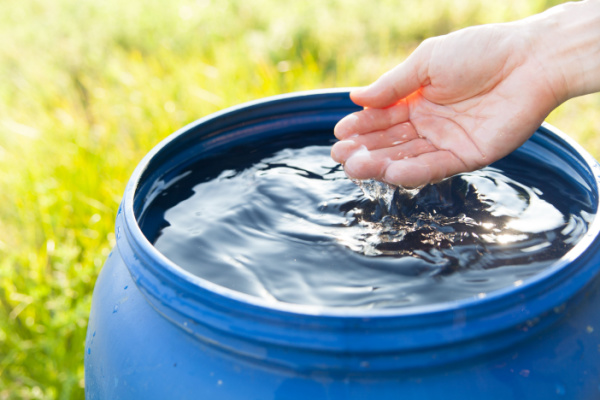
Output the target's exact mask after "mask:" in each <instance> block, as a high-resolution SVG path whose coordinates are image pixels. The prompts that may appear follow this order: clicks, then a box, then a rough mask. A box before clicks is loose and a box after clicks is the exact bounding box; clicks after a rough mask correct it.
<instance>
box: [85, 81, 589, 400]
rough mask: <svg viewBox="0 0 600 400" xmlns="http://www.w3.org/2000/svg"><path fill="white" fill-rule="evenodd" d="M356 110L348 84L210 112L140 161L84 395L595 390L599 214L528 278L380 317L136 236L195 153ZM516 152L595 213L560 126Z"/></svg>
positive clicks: (585, 170)
mask: <svg viewBox="0 0 600 400" xmlns="http://www.w3.org/2000/svg"><path fill="white" fill-rule="evenodd" d="M356 110H357V107H356V106H355V105H354V104H352V102H351V101H350V100H349V96H348V92H347V91H346V90H327V91H319V92H306V93H298V94H291V95H285V96H278V97H273V98H267V99H265V100H261V101H256V102H252V103H248V104H245V105H242V106H239V107H234V108H230V109H227V110H224V111H222V112H219V113H216V114H214V115H211V116H208V117H206V118H203V119H201V120H199V121H197V122H195V123H193V124H191V125H189V126H187V127H185V128H183V129H182V130H180V131H178V132H176V133H174V134H173V135H172V136H170V137H169V138H167V139H166V140H164V141H163V142H162V143H160V144H159V145H158V146H157V147H156V148H155V149H154V150H153V151H151V152H150V153H149V154H148V155H147V156H146V158H144V159H143V160H142V162H141V163H140V164H139V166H138V167H137V169H136V170H135V172H134V173H133V176H132V177H131V180H130V181H129V184H128V186H127V189H126V191H125V195H124V198H123V202H122V204H121V207H120V209H119V213H118V217H117V221H116V237H117V247H116V248H115V249H114V251H113V252H112V253H111V255H110V256H109V257H108V260H107V261H106V264H105V265H104V268H103V269H102V271H101V273H100V276H99V277H98V281H97V283H96V287H95V290H94V295H93V304H92V310H91V314H90V320H89V327H88V334H87V339H86V344H85V385H86V398H87V399H145V400H152V399H179V400H183V399H210V400H270V399H277V400H296V399H303V400H306V399H311V400H318V399H336V400H337V399H361V400H363V399H378V400H383V399H419V400H422V399H462V400H464V399H482V398H483V399H552V398H561V399H562V398H570V399H598V398H600V290H599V279H598V273H599V270H600V254H599V252H598V249H599V240H600V239H599V238H598V232H599V227H600V222H599V221H598V220H597V219H594V220H593V222H592V223H591V225H590V229H589V231H588V233H587V234H586V235H585V237H584V238H583V239H582V240H581V241H580V242H579V243H578V244H577V245H576V246H575V247H574V248H573V249H572V250H571V251H570V252H569V253H567V254H566V255H565V256H564V257H562V258H561V259H560V260H559V261H558V262H556V263H555V264H553V265H552V266H551V267H549V268H548V269H547V270H545V271H544V272H542V273H540V274H538V275H535V276H533V277H531V278H529V279H528V280H525V281H524V282H522V284H521V285H520V286H514V287H509V288H506V289H502V290H499V291H495V292H492V293H489V294H488V296H487V297H485V298H482V299H464V300H461V301H455V302H449V303H441V304H434V305H431V306H423V307H409V308H398V309H374V310H358V309H354V310H353V309H334V308H317V307H308V306H300V305H291V304H285V303H280V304H271V303H267V302H265V301H262V300H260V299H258V298H254V297H251V296H248V295H244V294H241V293H237V292H234V291H232V290H229V289H225V288H223V287H220V286H217V285H215V284H212V283H210V282H208V281H205V280H203V279H201V278H199V277H196V276H193V275H190V274H189V273H186V272H185V271H183V270H182V269H181V268H179V267H178V266H177V265H174V264H173V263H172V262H170V261H169V260H167V259H166V258H165V257H164V256H162V255H161V254H160V253H159V252H158V251H157V250H156V249H155V248H154V247H153V246H152V245H151V243H150V242H149V241H148V240H147V239H146V237H145V236H144V235H143V234H142V232H141V230H140V228H139V226H138V224H137V221H136V216H137V215H139V213H140V211H141V210H142V209H143V208H144V206H145V204H147V203H148V202H149V201H150V200H151V199H152V198H153V196H155V195H156V194H157V193H159V192H160V190H161V189H162V188H164V187H165V186H166V185H168V182H169V181H170V180H171V179H172V178H173V177H174V176H177V172H178V171H180V170H181V168H182V167H183V166H185V165H186V164H189V163H190V162H191V161H192V160H194V159H196V158H197V157H199V156H202V154H207V153H214V152H218V151H220V149H222V148H223V146H225V147H226V146H229V145H233V144H247V145H248V146H252V144H253V143H257V142H259V141H263V142H264V141H268V139H269V138H273V137H282V136H284V135H292V136H293V135H294V134H296V133H299V132H305V133H306V135H308V136H306V137H307V139H306V140H310V137H311V135H313V134H314V135H321V136H320V137H321V138H324V137H326V136H324V135H329V136H328V139H327V140H331V139H332V135H331V131H332V128H333V126H334V125H335V123H336V122H337V121H338V120H339V119H340V118H341V117H342V116H344V115H346V114H348V113H349V112H353V111H356ZM315 137H316V136H315ZM294 140H297V139H294ZM319 140H322V139H319ZM517 151H519V152H525V154H526V155H527V156H528V157H531V160H532V161H533V162H534V163H535V162H537V161H540V160H543V161H545V162H551V163H553V164H555V165H557V166H559V168H558V170H559V171H561V172H560V173H561V174H562V178H565V179H569V180H572V181H573V182H575V184H577V185H579V187H581V188H582V190H583V191H585V193H588V195H589V198H588V200H589V203H590V204H591V205H592V207H593V209H594V210H596V209H597V207H598V190H599V189H598V188H599V184H598V179H599V175H600V167H599V166H598V164H597V163H596V161H595V160H594V159H593V158H592V157H591V156H589V155H588V154H587V153H586V152H585V151H584V150H583V149H582V148H580V147H579V146H578V145H576V144H575V143H573V141H571V140H570V139H569V138H567V137H566V136H565V135H563V134H561V133H560V132H558V131H557V130H556V129H554V128H552V127H550V126H548V125H544V126H542V127H541V128H540V129H539V130H538V132H537V133H536V134H535V135H534V136H533V138H532V139H531V140H529V141H528V142H527V143H526V144H525V145H524V146H523V147H522V148H520V149H519V150H517ZM548 179H553V177H548Z"/></svg>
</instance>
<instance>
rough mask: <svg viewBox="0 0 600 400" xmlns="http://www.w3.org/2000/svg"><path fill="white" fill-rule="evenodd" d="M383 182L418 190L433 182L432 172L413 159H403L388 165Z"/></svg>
mask: <svg viewBox="0 0 600 400" xmlns="http://www.w3.org/2000/svg"><path fill="white" fill-rule="evenodd" d="M383 180H384V181H386V182H387V183H389V184H392V185H398V186H402V187H405V188H418V187H421V186H423V185H425V184H427V183H429V182H430V181H431V170H430V168H429V167H428V166H427V165H424V164H422V163H420V162H417V161H415V160H413V159H410V158H409V159H403V160H399V161H395V162H392V163H390V165H388V167H387V168H386V170H385V174H384V177H383Z"/></svg>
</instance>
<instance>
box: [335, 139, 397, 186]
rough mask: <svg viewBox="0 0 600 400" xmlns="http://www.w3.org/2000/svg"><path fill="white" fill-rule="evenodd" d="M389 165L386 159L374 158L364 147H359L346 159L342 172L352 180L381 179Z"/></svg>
mask: <svg viewBox="0 0 600 400" xmlns="http://www.w3.org/2000/svg"><path fill="white" fill-rule="evenodd" d="M389 163H390V160H389V159H388V158H386V159H381V158H374V157H373V155H372V154H371V152H369V150H367V148H366V147H365V146H360V147H359V148H358V149H357V150H355V151H354V152H353V153H352V154H350V156H349V157H348V158H347V160H346V163H345V164H344V171H345V172H346V175H348V176H349V177H351V178H354V179H361V180H362V179H381V176H382V175H383V172H384V171H385V169H386V166H387V165H388V164H389Z"/></svg>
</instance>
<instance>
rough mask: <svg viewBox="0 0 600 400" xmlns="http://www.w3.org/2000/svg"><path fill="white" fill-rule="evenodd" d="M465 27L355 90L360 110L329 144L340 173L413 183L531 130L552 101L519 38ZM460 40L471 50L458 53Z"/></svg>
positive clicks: (478, 161)
mask: <svg viewBox="0 0 600 400" xmlns="http://www.w3.org/2000/svg"><path fill="white" fill-rule="evenodd" d="M473 30H474V29H471V30H465V31H459V32H457V33H455V34H453V35H448V36H446V37H440V38H436V40H435V41H430V42H429V43H427V42H426V43H424V46H421V47H420V48H419V49H418V50H417V51H416V52H415V53H414V55H413V57H412V60H411V59H410V58H409V60H407V62H406V63H405V65H402V64H401V65H400V66H399V67H397V68H396V70H393V71H391V72H390V73H388V74H386V75H384V76H383V77H382V78H381V79H380V80H379V81H377V82H376V83H375V84H374V85H372V87H371V88H369V89H368V90H367V92H366V93H364V92H363V93H360V92H359V93H357V94H355V93H353V96H352V98H353V100H354V101H355V102H356V103H358V104H360V105H363V106H366V107H367V108H366V109H365V110H363V111H361V112H358V113H356V114H354V115H353V116H351V117H349V118H345V119H344V120H342V121H341V122H340V123H339V124H338V126H337V127H336V131H335V133H336V136H337V137H338V138H339V139H341V140H342V141H341V142H339V143H336V144H335V145H334V147H333V149H332V156H333V157H334V159H336V160H337V161H339V162H342V163H344V165H345V170H346V172H347V173H348V175H350V176H352V177H354V178H358V179H367V178H374V179H378V180H383V181H387V182H389V183H392V184H399V185H403V186H412V187H414V186H420V185H422V184H425V183H428V182H434V181H438V180H441V179H444V178H446V177H448V176H451V175H454V174H456V173H460V172H466V171H471V170H475V169H477V168H481V167H483V166H485V165H487V164H490V163H491V162H493V161H496V160H498V159H499V158H501V157H503V156H505V155H507V154H508V153H510V152H511V151H512V150H514V149H515V148H517V147H518V146H520V145H521V144H522V143H523V142H524V141H525V140H526V139H527V138H528V137H529V136H530V135H531V134H532V133H533V132H534V131H535V129H536V128H537V127H538V126H539V125H540V123H541V122H542V121H543V119H544V118H545V116H546V115H547V114H548V113H549V112H550V111H551V110H552V108H553V107H555V106H556V105H557V99H556V98H555V96H554V95H553V93H552V92H551V91H550V89H549V86H548V85H547V84H546V82H545V81H544V80H543V79H540V71H541V66H540V64H539V63H537V61H536V60H535V59H534V58H533V57H530V58H528V57H527V49H526V44H525V43H522V42H520V43H514V42H510V41H504V42H503V43H498V41H497V40H496V39H497V38H496V35H497V30H495V29H494V28H487V27H486V28H482V27H480V28H477V29H476V30H477V31H476V32H473ZM473 33H475V34H473ZM458 43H460V48H467V49H469V50H470V52H469V55H467V56H462V57H459V56H457V54H456V52H457V45H458ZM490 44H494V46H490ZM490 48H491V50H490ZM478 50H480V51H479V52H478ZM482 52H485V57H484V58H482V57H481V53H482ZM398 81H400V84H398ZM407 82H408V83H407ZM369 90H370V92H371V93H369Z"/></svg>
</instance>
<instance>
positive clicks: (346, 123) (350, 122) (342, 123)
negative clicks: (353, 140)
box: [333, 113, 358, 140]
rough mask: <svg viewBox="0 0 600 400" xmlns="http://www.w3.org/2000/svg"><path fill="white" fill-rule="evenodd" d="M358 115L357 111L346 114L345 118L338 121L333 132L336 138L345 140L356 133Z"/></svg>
mask: <svg viewBox="0 0 600 400" xmlns="http://www.w3.org/2000/svg"><path fill="white" fill-rule="evenodd" d="M357 121H358V116H357V115H356V113H353V114H349V115H346V116H345V117H344V118H342V119H341V120H339V121H338V123H337V124H336V125H335V127H334V128H333V134H334V135H335V137H336V138H338V139H340V140H343V139H346V138H347V137H350V136H352V135H354V134H355V131H356V123H357Z"/></svg>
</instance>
